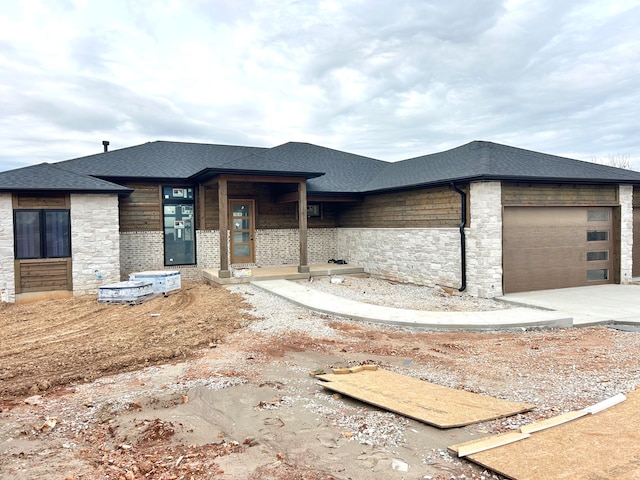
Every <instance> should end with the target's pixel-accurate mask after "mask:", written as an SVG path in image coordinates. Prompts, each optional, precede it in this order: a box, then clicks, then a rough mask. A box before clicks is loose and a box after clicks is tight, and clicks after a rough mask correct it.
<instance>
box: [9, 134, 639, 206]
mask: <svg viewBox="0 0 640 480" xmlns="http://www.w3.org/2000/svg"><path fill="white" fill-rule="evenodd" d="M222 172H232V173H245V174H265V175H286V176H303V177H306V178H307V179H308V183H307V190H308V191H309V192H310V193H316V194H319V193H325V194H341V193H344V194H350V193H366V192H375V191H388V190H397V189H405V188H412V187H419V186H429V185H444V184H447V183H450V182H452V181H453V182H467V181H474V180H475V181H477V180H511V181H536V182H570V183H581V182H582V183H623V184H640V172H635V171H631V170H624V169H619V168H614V167H609V166H605V165H597V164H594V163H590V162H583V161H579V160H572V159H569V158H563V157H558V156H555V155H548V154H544V153H539V152H533V151H530V150H524V149H521V148H515V147H509V146H506V145H500V144H496V143H492V142H484V141H474V142H471V143H468V144H466V145H462V146H460V147H457V148H453V149H451V150H447V151H445V152H440V153H434V154H431V155H424V156H421V157H416V158H411V159H408V160H403V161H400V162H395V163H389V162H384V161H381V160H376V159H373V158H369V157H363V156H360V155H355V154H351V153H347V152H341V151H338V150H333V149H330V148H325V147H320V146H317V145H313V144H310V143H300V142H289V143H285V144H283V145H279V146H276V147H273V148H261V147H241V146H231V145H212V144H200V143H185V142H164V141H158V142H150V143H145V144H142V145H137V146H134V147H128V148H123V149H120V150H113V151H110V152H107V153H99V154H96V155H90V156H87V157H82V158H76V159H73V160H67V161H64V162H59V163H57V164H55V166H52V165H48V164H43V165H37V166H35V167H26V168H25V169H19V170H13V171H9V172H4V173H2V174H0V190H2V191H9V190H11V191H15V190H19V189H27V190H29V189H35V190H38V189H40V190H43V189H48V190H70V191H109V190H110V191H118V192H120V193H122V192H123V191H124V192H126V191H128V190H127V189H123V188H122V187H119V186H118V185H115V184H113V183H109V182H107V181H105V180H109V179H111V180H113V181H119V180H120V179H147V180H159V179H175V180H186V181H199V180H203V179H206V178H208V177H211V176H213V175H215V174H216V173H222ZM74 174H75V175H74ZM92 177H95V178H92ZM100 179H102V180H100ZM45 187H46V188H45ZM119 189H120V190H119Z"/></svg>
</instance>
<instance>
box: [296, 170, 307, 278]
mask: <svg viewBox="0 0 640 480" xmlns="http://www.w3.org/2000/svg"><path fill="white" fill-rule="evenodd" d="M298 222H299V224H298V230H299V232H300V265H298V272H300V273H309V265H308V264H307V181H306V180H301V181H300V182H299V183H298Z"/></svg>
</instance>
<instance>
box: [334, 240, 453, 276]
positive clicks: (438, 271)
mask: <svg viewBox="0 0 640 480" xmlns="http://www.w3.org/2000/svg"><path fill="white" fill-rule="evenodd" d="M338 257H339V258H343V259H345V260H347V262H349V263H353V264H358V265H361V266H362V267H364V269H365V271H366V272H367V273H370V274H372V275H376V276H379V277H383V278H388V279H390V280H395V281H399V282H407V283H414V284H416V285H427V286H434V285H443V286H449V287H454V288H458V287H459V286H460V278H461V277H460V231H459V230H458V229H456V228H340V229H339V230H338V249H337V253H336V258H338Z"/></svg>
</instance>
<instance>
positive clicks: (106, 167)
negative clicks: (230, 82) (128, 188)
mask: <svg viewBox="0 0 640 480" xmlns="http://www.w3.org/2000/svg"><path fill="white" fill-rule="evenodd" d="M265 150H267V149H266V148H260V147H239V146H233V145H211V144H204V143H187V142H164V141H157V142H149V143H144V144H142V145H136V146H133V147H127V148H122V149H120V150H112V151H110V152H106V153H98V154H96V155H90V156H88V157H81V158H75V159H73V160H66V161H64V162H60V163H58V164H57V165H59V166H60V167H62V168H65V169H67V170H71V171H73V172H76V173H82V174H84V175H92V176H96V177H101V178H176V179H187V178H190V177H192V176H193V175H196V174H198V173H199V172H201V171H202V170H204V169H207V168H215V167H218V166H220V165H223V164H225V163H228V162H230V161H232V160H235V159H240V158H243V157H246V156H247V155H251V154H256V153H260V152H263V151H265Z"/></svg>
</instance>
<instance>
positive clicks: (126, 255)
mask: <svg viewBox="0 0 640 480" xmlns="http://www.w3.org/2000/svg"><path fill="white" fill-rule="evenodd" d="M307 235H308V238H307V248H308V261H309V263H321V262H326V261H327V260H328V259H330V258H335V255H336V254H335V252H336V248H335V246H336V229H334V228H313V229H309V230H308V233H307ZM299 241H300V240H299V236H298V230H297V229H286V230H278V229H272V230H257V231H256V263H257V264H258V265H261V266H277V265H297V264H298V263H299V261H300V243H299ZM196 242H197V243H196V256H197V261H198V263H197V265H183V266H170V267H167V266H165V265H164V243H163V238H162V232H123V233H120V268H121V274H120V278H121V279H122V280H127V279H128V278H129V274H130V273H133V272H140V271H145V270H178V271H180V272H181V278H182V279H184V280H200V279H202V270H204V269H218V268H220V233H219V231H218V230H198V231H196Z"/></svg>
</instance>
